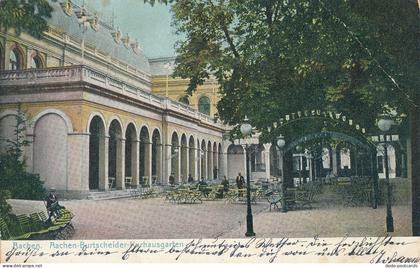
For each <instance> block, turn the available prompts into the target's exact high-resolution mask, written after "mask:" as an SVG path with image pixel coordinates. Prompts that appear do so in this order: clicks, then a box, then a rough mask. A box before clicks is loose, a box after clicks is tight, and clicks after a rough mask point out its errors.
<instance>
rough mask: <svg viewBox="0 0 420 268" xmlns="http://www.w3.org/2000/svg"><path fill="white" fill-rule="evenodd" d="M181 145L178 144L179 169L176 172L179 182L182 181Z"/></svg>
mask: <svg viewBox="0 0 420 268" xmlns="http://www.w3.org/2000/svg"><path fill="white" fill-rule="evenodd" d="M181 151H182V150H181V146H178V153H177V156H175V157H177V158H178V163H177V164H178V170H176V172H175V178H176V180H177V181H178V183H181Z"/></svg>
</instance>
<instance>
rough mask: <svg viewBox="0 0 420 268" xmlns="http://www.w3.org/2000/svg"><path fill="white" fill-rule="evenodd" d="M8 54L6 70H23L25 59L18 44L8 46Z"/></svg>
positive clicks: (23, 52)
mask: <svg viewBox="0 0 420 268" xmlns="http://www.w3.org/2000/svg"><path fill="white" fill-rule="evenodd" d="M9 53H10V54H9V55H8V57H7V59H8V61H9V65H8V67H9V68H8V69H9V70H13V71H16V70H23V69H25V65H26V64H25V63H26V61H25V58H26V57H25V51H24V50H23V48H22V47H21V46H20V45H19V44H17V43H13V44H12V45H11V46H10V50H9Z"/></svg>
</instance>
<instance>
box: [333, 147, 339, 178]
mask: <svg viewBox="0 0 420 268" xmlns="http://www.w3.org/2000/svg"><path fill="white" fill-rule="evenodd" d="M331 151H332V153H331V154H332V173H333V175H334V176H338V167H337V165H338V162H337V149H336V148H332V149H331Z"/></svg>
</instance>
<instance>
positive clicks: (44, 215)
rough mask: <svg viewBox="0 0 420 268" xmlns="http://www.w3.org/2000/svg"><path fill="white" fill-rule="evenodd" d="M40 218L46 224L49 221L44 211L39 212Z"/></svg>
mask: <svg viewBox="0 0 420 268" xmlns="http://www.w3.org/2000/svg"><path fill="white" fill-rule="evenodd" d="M38 217H39V218H40V219H41V221H42V222H44V223H45V222H46V221H47V220H48V218H47V215H46V214H45V212H44V211H40V212H38Z"/></svg>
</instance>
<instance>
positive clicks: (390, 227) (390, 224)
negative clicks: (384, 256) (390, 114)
mask: <svg viewBox="0 0 420 268" xmlns="http://www.w3.org/2000/svg"><path fill="white" fill-rule="evenodd" d="M393 124H394V121H393V120H392V119H391V118H387V117H384V118H381V119H380V120H379V121H378V128H379V129H380V130H381V131H382V132H383V133H384V158H385V179H386V184H387V200H386V231H387V232H394V219H393V218H392V209H391V185H390V183H389V167H388V145H387V140H386V134H387V132H388V131H389V130H390V129H391V126H392V125H393Z"/></svg>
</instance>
